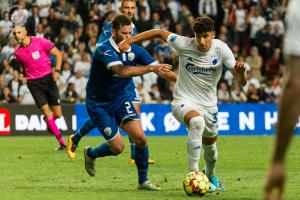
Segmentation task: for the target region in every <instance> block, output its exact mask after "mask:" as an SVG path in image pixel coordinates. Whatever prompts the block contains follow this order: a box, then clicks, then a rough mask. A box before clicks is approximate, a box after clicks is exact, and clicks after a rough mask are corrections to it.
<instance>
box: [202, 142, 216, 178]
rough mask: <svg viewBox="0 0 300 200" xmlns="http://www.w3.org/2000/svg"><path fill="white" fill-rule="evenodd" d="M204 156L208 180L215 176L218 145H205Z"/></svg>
mask: <svg viewBox="0 0 300 200" xmlns="http://www.w3.org/2000/svg"><path fill="white" fill-rule="evenodd" d="M203 151H204V153H203V155H204V160H205V168H206V171H205V173H206V176H207V177H208V178H210V177H212V176H214V175H215V168H216V162H217V159H218V150H217V143H216V142H215V143H213V144H212V145H206V144H203Z"/></svg>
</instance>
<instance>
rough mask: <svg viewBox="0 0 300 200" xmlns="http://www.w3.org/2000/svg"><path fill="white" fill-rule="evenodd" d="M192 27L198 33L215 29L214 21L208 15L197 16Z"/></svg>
mask: <svg viewBox="0 0 300 200" xmlns="http://www.w3.org/2000/svg"><path fill="white" fill-rule="evenodd" d="M192 29H193V31H194V32H195V33H196V34H200V35H201V34H203V33H207V32H211V31H214V21H213V20H212V19H211V18H210V17H207V16H203V17H197V18H196V19H195V21H194V22H193V25H192Z"/></svg>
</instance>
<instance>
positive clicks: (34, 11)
mask: <svg viewBox="0 0 300 200" xmlns="http://www.w3.org/2000/svg"><path fill="white" fill-rule="evenodd" d="M40 22H41V18H40V16H39V8H38V6H37V5H36V4H33V5H32V7H31V16H30V17H29V18H28V20H27V22H26V30H27V32H28V35H31V36H34V35H36V34H35V33H36V31H37V27H38V24H39V23H40Z"/></svg>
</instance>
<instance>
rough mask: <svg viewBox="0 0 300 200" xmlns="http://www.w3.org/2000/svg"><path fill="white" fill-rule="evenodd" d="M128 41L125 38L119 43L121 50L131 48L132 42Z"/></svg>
mask: <svg viewBox="0 0 300 200" xmlns="http://www.w3.org/2000/svg"><path fill="white" fill-rule="evenodd" d="M127 41H128V40H123V41H122V42H120V43H119V44H118V46H119V49H120V51H121V52H125V51H126V50H127V49H129V48H130V43H129V42H127Z"/></svg>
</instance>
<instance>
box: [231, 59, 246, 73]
mask: <svg viewBox="0 0 300 200" xmlns="http://www.w3.org/2000/svg"><path fill="white" fill-rule="evenodd" d="M234 69H235V71H236V72H237V73H238V74H241V75H243V74H244V73H245V70H246V67H245V64H244V62H242V61H236V63H235V65H234Z"/></svg>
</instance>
